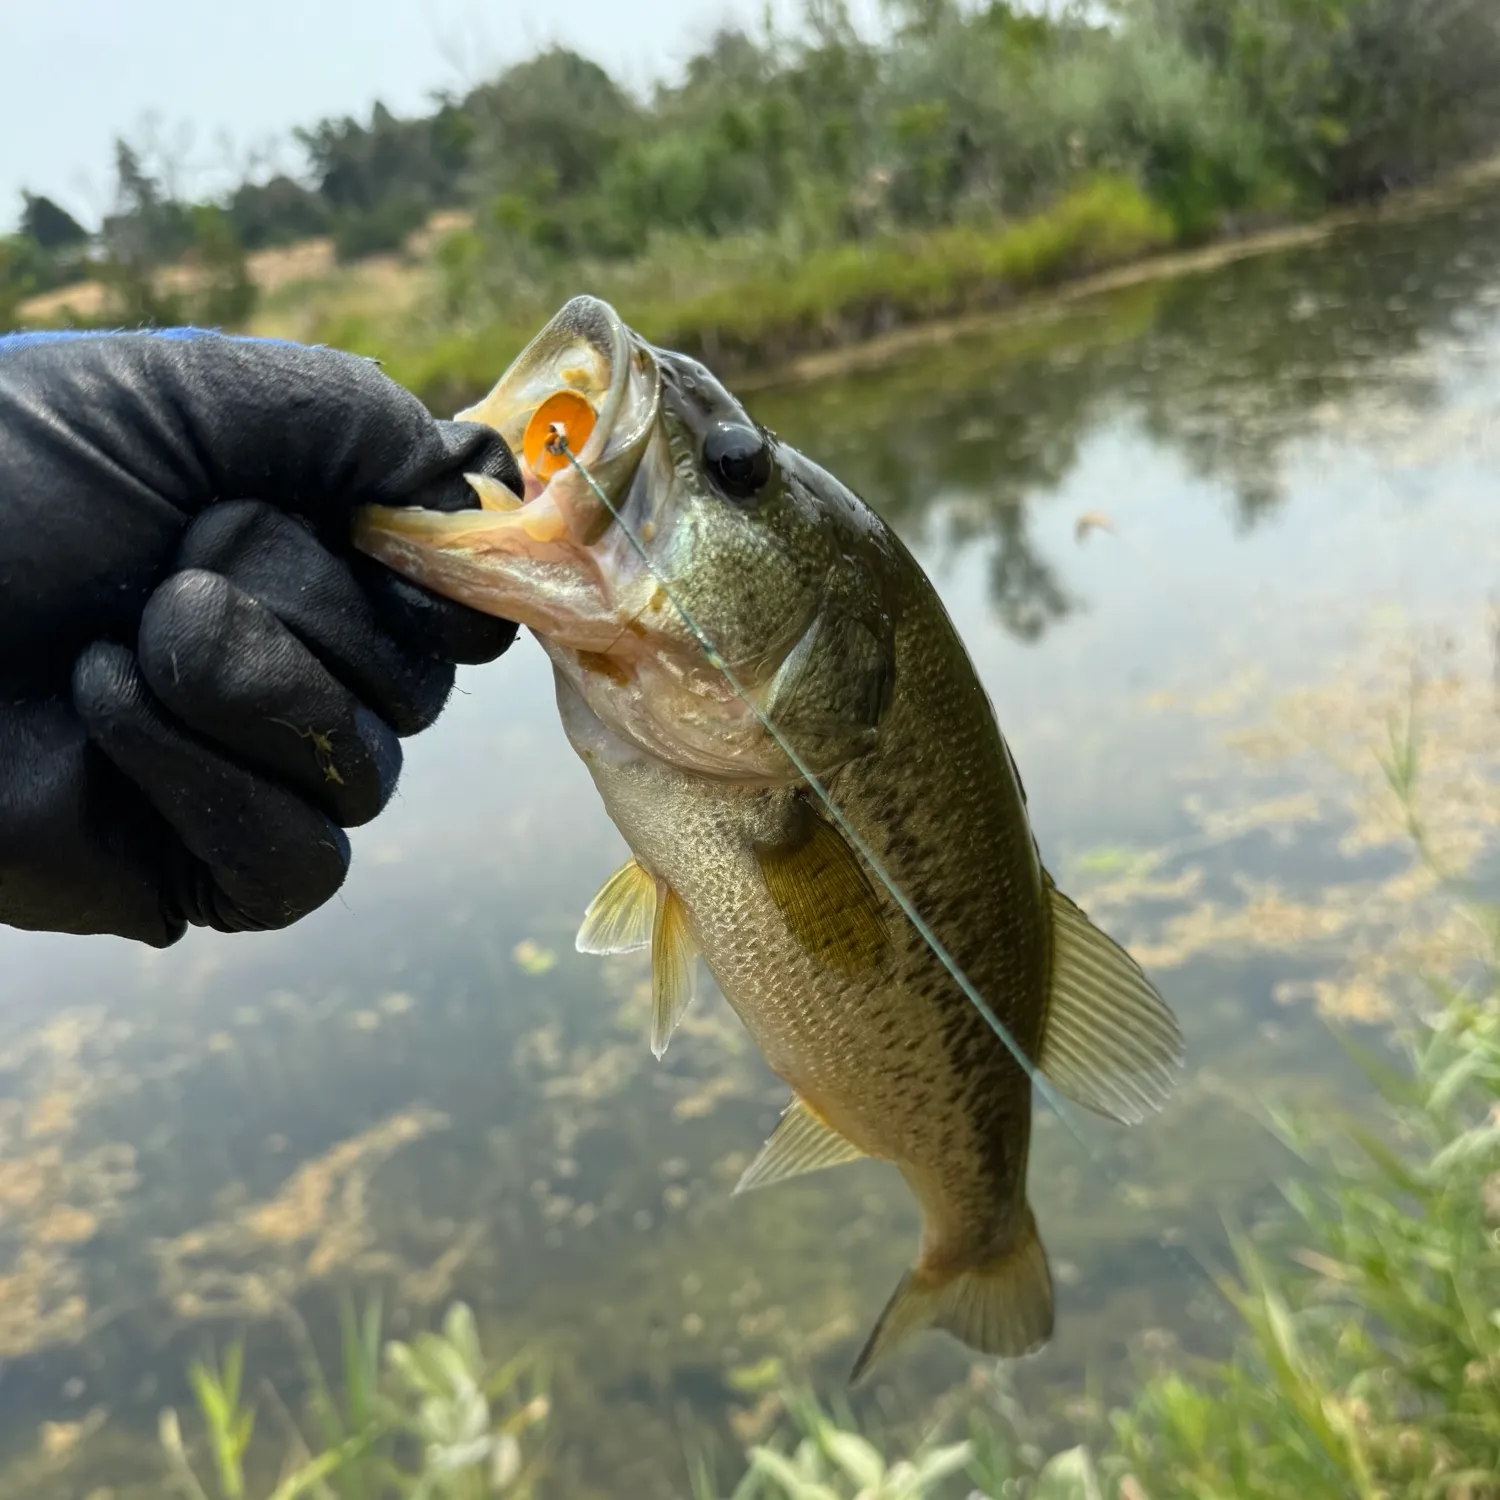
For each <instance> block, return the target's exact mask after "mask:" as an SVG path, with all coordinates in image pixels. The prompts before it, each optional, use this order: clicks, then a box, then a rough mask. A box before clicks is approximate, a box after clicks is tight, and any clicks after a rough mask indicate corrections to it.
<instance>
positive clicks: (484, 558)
mask: <svg viewBox="0 0 1500 1500" xmlns="http://www.w3.org/2000/svg"><path fill="white" fill-rule="evenodd" d="M660 406H661V377H660V373H659V370H658V367H657V362H656V358H655V355H654V353H653V352H652V350H651V348H650V346H649V345H647V344H646V343H645V342H644V341H643V340H641V339H639V338H637V337H636V336H635V335H634V334H633V333H631V331H630V330H629V329H628V328H627V327H626V326H625V324H624V323H623V322H622V321H621V319H620V317H619V314H618V313H616V312H615V310H614V309H613V308H612V307H610V306H609V304H608V303H606V302H602V301H600V300H599V299H598V298H596V297H575V298H573V299H572V300H571V301H570V302H568V303H566V304H565V305H564V306H563V308H562V309H561V310H560V311H559V312H558V314H557V315H556V316H555V317H554V318H553V319H552V321H551V322H550V323H548V324H547V325H546V327H545V328H543V329H542V331H541V332H540V333H539V334H537V336H536V337H535V338H534V339H533V340H532V341H531V343H530V344H529V345H527V347H526V348H525V349H524V350H523V351H522V352H521V354H520V355H519V356H517V358H516V360H515V362H514V363H513V364H512V365H511V367H510V368H509V369H508V370H507V371H506V372H505V374H504V375H502V376H501V378H500V380H499V381H498V382H497V383H496V385H495V387H494V389H493V390H491V391H490V393H489V394H488V395H487V396H486V397H485V398H484V399H483V400H482V401H480V402H478V403H477V404H475V405H474V406H471V407H469V408H468V409H467V410H465V411H461V412H459V413H458V420H459V421H466V422H480V423H483V424H484V425H485V426H487V427H492V428H493V429H494V430H495V431H496V432H497V433H499V435H500V436H501V438H503V439H504V441H505V444H506V446H507V447H508V448H509V449H510V450H511V452H512V453H514V454H515V455H516V459H517V463H518V464H519V466H520V470H521V478H522V481H523V492H522V494H520V495H519V496H518V495H515V494H512V493H511V491H510V490H509V489H507V488H506V486H505V485H503V484H501V483H500V481H499V480H496V479H492V478H489V477H488V476H486V475H482V474H474V475H469V476H467V477H468V479H469V483H470V485H471V486H472V487H473V489H474V491H475V493H476V494H477V495H478V497H479V503H480V508H479V509H478V510H468V511H457V512H449V511H432V510H422V509H420V508H417V507H411V508H400V507H392V506H366V507H364V508H363V509H362V510H361V511H360V512H359V513H358V514H357V516H356V518H355V523H354V544H355V546H356V547H358V548H359V550H360V551H362V552H365V553H367V554H368V555H369V556H371V557H373V558H375V559H377V560H378V561H380V562H383V563H385V564H386V565H387V566H388V567H391V568H393V569H394V570H395V571H396V572H398V573H400V574H402V575H403V576H404V577H406V578H410V579H412V580H413V581H415V582H417V583H420V584H424V585H426V586H427V587H429V588H431V589H433V590H434V591H435V592H437V593H440V594H442V595H444V596H445V597H447V598H450V599H455V600H457V601H459V602H460V603H463V604H467V605H469V606H470V607H472V608H474V609H478V610H481V611H483V612H484V613H486V614H492V615H498V616H500V617H502V618H504V619H509V620H514V621H516V622H517V623H518V624H522V625H527V626H530V627H531V628H532V629H534V630H536V631H537V632H538V633H540V634H542V635H546V636H549V637H551V638H553V639H556V640H557V641H558V642H559V643H560V644H565V645H568V646H570V647H572V648H573V649H575V650H589V651H600V650H607V649H608V645H609V643H610V642H612V641H614V640H615V639H617V638H618V636H619V632H620V628H621V625H622V619H621V616H620V614H619V612H618V611H617V610H616V608H615V607H614V600H613V597H612V595H613V589H612V588H611V579H610V578H608V577H606V576H605V574H606V571H607V570H606V569H605V568H604V567H602V566H601V563H602V559H601V558H600V557H599V556H598V544H599V543H600V541H601V540H602V539H603V538H604V537H605V535H606V534H607V533H608V532H609V531H610V528H611V526H612V525H613V523H614V520H615V516H616V513H617V512H618V511H620V510H621V509H623V508H624V506H625V504H626V503H627V500H628V497H629V496H630V493H631V489H632V486H633V484H634V482H635V479H636V475H637V472H638V470H639V469H640V464H641V458H642V456H643V455H644V453H645V451H646V448H647V445H648V444H649V442H650V439H651V435H652V433H653V431H654V430H655V427H656V423H657V418H658V414H659V411H660ZM569 454H571V455H572V456H573V457H574V458H576V459H577V464H574V463H572V462H570V461H569V458H568V455H569ZM580 467H581V469H583V470H586V471H587V475H588V478H585V475H584V473H582V472H580ZM590 481H592V483H590ZM601 494H602V496H603V497H604V498H602V499H601ZM606 501H607V502H608V503H606Z"/></svg>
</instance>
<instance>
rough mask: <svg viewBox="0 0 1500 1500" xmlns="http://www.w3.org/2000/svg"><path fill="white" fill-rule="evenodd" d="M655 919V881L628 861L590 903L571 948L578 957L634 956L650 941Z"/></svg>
mask: <svg viewBox="0 0 1500 1500" xmlns="http://www.w3.org/2000/svg"><path fill="white" fill-rule="evenodd" d="M655 919H656V881H655V880H654V879H653V878H652V877H651V875H649V874H648V873H647V872H646V870H645V869H644V868H643V867H642V865H641V863H640V861H639V860H636V859H628V860H626V861H625V863H624V864H623V865H621V866H620V868H619V869H618V870H616V871H615V873H614V874H613V875H611V876H610V877H609V879H608V880H606V881H605V882H604V884H603V885H602V886H600V887H599V894H598V895H597V896H595V897H594V899H593V900H592V901H590V902H589V908H588V910H587V911H586V912H584V914H583V926H581V927H580V928H579V929H578V937H577V939H576V940H575V943H574V946H575V947H576V948H577V949H578V951H579V952H580V953H598V954H608V953H634V952H635V951H636V950H637V949H639V948H644V947H645V946H646V945H647V944H648V943H649V942H650V941H651V925H652V923H653V922H654V921H655Z"/></svg>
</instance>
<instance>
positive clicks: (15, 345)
mask: <svg viewBox="0 0 1500 1500" xmlns="http://www.w3.org/2000/svg"><path fill="white" fill-rule="evenodd" d="M118 338H153V339H166V340H168V341H169V342H171V343H177V344H185V343H190V342H191V341H192V340H194V339H226V340H228V341H229V342H230V343H234V344H278V345H281V346H283V347H285V346H286V345H289V344H291V342H292V340H290V339H258V338H251V337H250V336H249V335H248V334H238V333H220V332H219V331H218V330H217V329H213V328H114V329H97V328H57V329H40V330H38V331H37V332H35V333H5V334H0V359H3V358H4V357H5V356H6V355H7V354H14V353H15V352H16V351H17V350H20V349H31V348H35V347H36V346H38V345H42V344H71V343H77V342H78V341H80V340H82V339H118Z"/></svg>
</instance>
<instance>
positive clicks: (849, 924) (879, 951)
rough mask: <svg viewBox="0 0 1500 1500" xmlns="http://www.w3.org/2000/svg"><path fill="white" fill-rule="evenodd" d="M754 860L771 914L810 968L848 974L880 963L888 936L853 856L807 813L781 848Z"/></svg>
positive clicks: (757, 854) (762, 850)
mask: <svg viewBox="0 0 1500 1500" xmlns="http://www.w3.org/2000/svg"><path fill="white" fill-rule="evenodd" d="M755 857H756V860H757V862H758V863H759V865H760V873H761V877H762V879H764V881H765V883H766V889H767V890H768V891H769V892H770V895H771V899H772V901H774V902H775V903H776V909H777V910H778V911H779V912H780V913H781V915H782V917H783V918H784V919H785V921H786V924H787V926H788V927H789V928H790V929H791V932H792V936H793V937H794V938H795V939H796V940H797V943H798V945H799V946H800V947H801V949H802V951H803V952H804V953H806V954H807V956H808V957H809V958H810V959H812V960H813V962H814V963H819V964H823V965H825V966H826V967H828V968H832V969H841V970H843V971H844V972H845V973H849V974H862V973H868V972H870V971H872V970H874V969H878V968H879V967H880V965H881V964H882V963H884V961H885V958H886V955H887V953H888V952H889V949H890V935H889V933H887V931H886V926H885V918H884V916H883V915H882V914H881V910H880V902H879V900H878V899H877V897H876V895H875V888H874V887H873V886H872V885H871V884H870V882H869V880H868V878H867V877H866V875H865V872H864V870H863V869H862V868H861V867H860V864H859V860H858V859H857V858H856V857H855V854H854V851H853V850H852V849H851V848H850V847H849V845H848V844H847V843H845V842H844V840H843V838H842V837H841V836H840V835H839V833H838V832H837V831H836V830H835V829H834V828H832V827H830V826H829V824H827V823H825V822H824V821H823V820H822V818H820V817H818V815H817V814H816V813H814V812H813V811H812V810H811V809H807V808H805V809H804V813H803V816H802V818H801V819H800V821H799V824H798V826H797V828H796V830H795V832H794V835H793V837H792V838H791V839H790V840H789V841H788V842H787V843H785V844H781V845H777V846H775V847H763V848H758V849H757V850H756V851H755Z"/></svg>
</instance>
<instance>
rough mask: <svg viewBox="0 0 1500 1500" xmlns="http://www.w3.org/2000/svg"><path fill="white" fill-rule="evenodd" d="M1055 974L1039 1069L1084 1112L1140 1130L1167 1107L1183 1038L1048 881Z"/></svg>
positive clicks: (1157, 1000) (1138, 975) (1133, 970)
mask: <svg viewBox="0 0 1500 1500" xmlns="http://www.w3.org/2000/svg"><path fill="white" fill-rule="evenodd" d="M1046 891H1047V900H1048V904H1049V906H1050V907H1051V915H1052V974H1051V982H1050V991H1049V994H1048V1001H1047V1018H1046V1025H1045V1027H1044V1029H1043V1032H1042V1042H1041V1048H1040V1051H1039V1055H1038V1057H1037V1066H1038V1067H1039V1068H1040V1069H1041V1071H1042V1072H1043V1073H1044V1074H1045V1075H1046V1076H1047V1078H1048V1079H1050V1080H1051V1082H1052V1083H1054V1084H1056V1085H1057V1087H1058V1088H1059V1089H1060V1090H1061V1091H1062V1092H1063V1093H1064V1094H1066V1095H1067V1096H1068V1098H1070V1099H1072V1100H1074V1101H1075V1102H1076V1103H1078V1104H1081V1105H1083V1106H1084V1107H1085V1108H1086V1109H1092V1110H1096V1111H1097V1112H1098V1113H1099V1114H1102V1115H1108V1116H1110V1118H1112V1119H1115V1120H1119V1121H1120V1122H1121V1123H1122V1124H1126V1125H1135V1124H1138V1123H1139V1122H1140V1121H1141V1120H1144V1119H1145V1118H1146V1116H1147V1115H1149V1114H1152V1113H1154V1112H1155V1111H1156V1110H1158V1109H1160V1108H1161V1107H1162V1105H1163V1104H1165V1103H1166V1100H1167V1096H1168V1095H1169V1094H1170V1093H1171V1092H1172V1086H1173V1084H1174V1083H1175V1081H1176V1077H1177V1073H1178V1071H1179V1070H1180V1069H1181V1067H1182V1061H1183V1042H1182V1031H1181V1029H1180V1028H1179V1027H1178V1025H1177V1019H1176V1017H1175V1016H1173V1014H1172V1012H1171V1011H1170V1010H1168V1008H1167V1004H1166V1001H1164V1000H1163V999H1162V998H1161V996H1160V995H1158V994H1157V993H1156V990H1155V989H1154V988H1153V987H1152V985H1151V981H1150V980H1149V979H1147V978H1146V976H1145V974H1144V973H1142V971H1141V967H1140V965H1139V964H1137V963H1136V961H1135V960H1134V959H1133V958H1131V956H1130V955H1129V954H1128V953H1127V952H1126V951H1125V950H1124V949H1123V948H1122V947H1120V945H1119V944H1118V943H1116V942H1115V941H1114V940H1113V939H1112V938H1110V937H1107V936H1106V935H1105V934H1104V933H1102V932H1101V931H1100V930H1099V929H1098V928H1097V927H1095V926H1094V924H1093V923H1092V922H1091V921H1089V919H1088V918H1087V917H1086V916H1085V915H1084V914H1083V912H1082V911H1080V910H1079V909H1078V907H1077V906H1076V905H1074V903H1073V902H1072V901H1070V900H1069V899H1068V898H1067V897H1066V896H1065V895H1063V893H1062V892H1061V891H1059V890H1058V889H1057V888H1056V887H1055V886H1054V885H1052V883H1051V881H1050V880H1049V881H1048V882H1047V883H1046Z"/></svg>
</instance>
